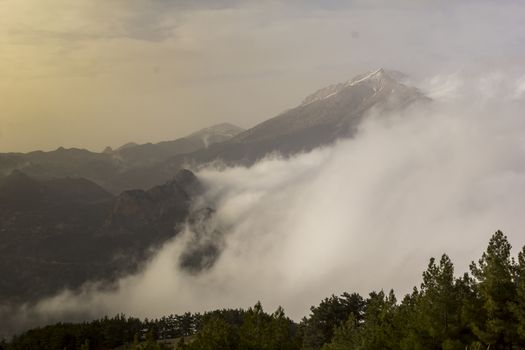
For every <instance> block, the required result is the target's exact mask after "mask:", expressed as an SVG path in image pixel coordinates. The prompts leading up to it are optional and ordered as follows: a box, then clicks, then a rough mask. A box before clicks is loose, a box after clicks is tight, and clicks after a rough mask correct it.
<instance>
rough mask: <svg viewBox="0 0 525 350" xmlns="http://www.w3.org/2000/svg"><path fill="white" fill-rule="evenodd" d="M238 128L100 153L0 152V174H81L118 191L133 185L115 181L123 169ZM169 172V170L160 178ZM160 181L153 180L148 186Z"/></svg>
mask: <svg viewBox="0 0 525 350" xmlns="http://www.w3.org/2000/svg"><path fill="white" fill-rule="evenodd" d="M242 131H243V129H241V128H239V127H237V126H235V125H232V124H227V123H224V124H219V125H214V126H211V127H208V128H205V129H202V130H199V131H197V132H195V133H193V134H191V135H188V136H186V137H182V138H179V139H176V140H173V141H165V142H160V143H156V144H152V143H147V144H143V145H138V144H133V143H128V144H126V145H124V146H122V147H120V148H119V149H117V150H115V151H113V150H111V149H110V148H107V149H106V150H104V152H102V153H95V152H90V151H87V150H84V149H77V148H71V149H65V148H63V147H60V148H58V149H56V150H54V151H51V152H42V151H35V152H30V153H3V154H2V153H0V177H2V176H7V175H8V174H10V173H11V172H12V171H13V170H21V171H23V172H24V173H25V174H28V175H30V176H32V177H35V178H40V179H51V178H64V177H77V178H78V177H82V178H86V179H89V180H91V181H94V182H96V183H97V184H99V185H100V186H102V187H104V188H106V189H107V190H109V191H111V192H113V193H119V192H121V191H122V190H125V189H131V188H135V186H132V187H125V186H121V185H120V184H119V181H120V180H119V179H121V178H122V176H121V175H122V174H123V173H125V172H127V171H131V170H132V169H134V168H140V167H146V166H151V165H153V164H157V163H160V162H164V161H166V160H167V159H169V158H171V157H174V156H177V155H181V154H185V153H191V152H195V151H197V150H199V149H202V148H206V147H208V146H210V145H213V144H215V143H217V142H223V141H226V140H228V139H230V138H232V137H233V136H235V135H237V134H239V133H240V132H242ZM171 176H173V173H172V174H171V175H170V176H169V177H166V178H164V179H163V180H164V181H165V180H167V179H168V178H170V177H171ZM164 181H161V182H156V183H154V184H152V186H153V185H156V184H159V183H162V182H164ZM138 187H140V188H147V187H150V186H146V187H142V186H138Z"/></svg>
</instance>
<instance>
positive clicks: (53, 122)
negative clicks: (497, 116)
mask: <svg viewBox="0 0 525 350" xmlns="http://www.w3.org/2000/svg"><path fill="white" fill-rule="evenodd" d="M393 3H394V2H392V1H336V0H334V1H317V2H316V1H284V0H283V1H253V2H252V1H227V0H224V1H216V0H214V1H176V0H173V1H168V0H151V1H146V0H143V1H140V0H76V1H71V0H45V1H43V0H0V77H1V79H0V152H6V151H29V150H33V149H48V150H49V149H54V148H56V147H58V146H61V145H62V146H65V147H73V146H74V147H82V148H89V149H93V150H101V149H102V148H103V147H104V146H106V145H111V146H118V145H119V144H122V143H124V142H128V141H137V142H147V141H160V140H166V139H173V138H176V137H179V136H182V135H185V134H187V133H190V132H192V131H194V130H196V129H198V128H201V127H205V126H208V125H210V124H214V123H219V122H224V121H227V122H232V123H235V124H238V125H239V126H242V127H250V126H252V125H254V124H256V123H257V122H259V121H261V120H264V119H266V118H269V117H272V116H274V115H275V114H277V113H279V112H280V111H282V110H284V109H286V108H289V107H293V106H294V105H295V104H297V103H299V102H300V100H301V99H302V98H303V97H304V96H305V95H307V94H309V93H310V92H312V91H313V90H316V89H317V88H320V87H322V86H324V85H327V84H330V83H334V82H339V81H345V80H347V79H349V78H351V77H352V76H354V75H355V74H357V73H361V72H363V71H367V70H369V69H372V68H375V67H378V66H383V67H388V68H394V69H399V70H402V71H405V72H407V73H409V74H415V75H418V74H425V75H426V76H428V75H431V74H434V73H440V72H442V71H446V72H450V71H464V70H469V69H484V68H485V67H488V68H490V70H493V69H494V68H495V67H501V66H502V65H504V66H505V67H506V68H509V67H515V69H517V70H520V69H521V68H520V65H521V64H522V62H523V61H524V58H525V57H524V48H525V21H524V20H523V14H524V13H525V3H524V2H522V1H515V2H511V1H494V2H484V1H440V2H439V5H437V4H436V3H437V2H435V1H398V2H395V3H396V4H395V5H394V4H393ZM496 62H497V63H496ZM473 67H474V68H473Z"/></svg>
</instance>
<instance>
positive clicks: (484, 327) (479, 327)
mask: <svg viewBox="0 0 525 350" xmlns="http://www.w3.org/2000/svg"><path fill="white" fill-rule="evenodd" d="M510 250H511V245H510V244H509V242H508V240H507V237H506V236H505V235H504V234H503V232H501V231H497V232H496V233H495V234H494V235H493V236H492V238H491V239H490V241H489V245H488V247H487V250H486V251H485V252H484V253H483V255H482V257H481V259H480V260H479V261H478V264H476V263H474V262H472V264H471V265H470V270H471V273H472V275H473V276H474V278H475V279H476V281H477V284H476V288H477V292H478V293H479V297H480V299H481V301H482V310H481V311H482V314H481V315H480V316H481V317H480V319H478V320H474V322H473V324H472V330H473V332H474V334H475V335H476V336H477V337H478V338H479V339H480V340H481V342H483V343H484V344H486V345H490V346H491V349H506V348H509V347H512V345H513V344H515V343H516V339H517V334H516V323H517V320H516V318H515V316H514V313H513V312H512V311H511V306H510V305H511V301H513V300H515V298H516V285H515V283H514V280H515V271H516V266H515V263H514V260H513V259H512V258H511V255H510Z"/></svg>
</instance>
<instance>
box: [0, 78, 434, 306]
mask: <svg viewBox="0 0 525 350" xmlns="http://www.w3.org/2000/svg"><path fill="white" fill-rule="evenodd" d="M402 80H403V75H402V74H401V73H397V72H391V71H386V70H384V69H379V70H376V71H372V72H369V73H366V74H363V75H360V76H357V77H355V78H354V79H351V80H349V81H347V82H344V83H340V84H336V85H331V86H328V87H326V88H323V89H320V90H318V91H317V92H315V93H313V94H312V95H310V96H308V97H307V98H306V99H305V100H304V101H303V103H301V104H300V105H299V106H297V107H295V108H292V109H289V110H287V111H285V112H283V113H281V114H280V115H278V116H276V117H274V118H271V119H269V120H267V121H265V122H263V123H260V124H258V125H256V126H255V127H253V128H251V129H248V130H243V129H241V128H239V127H236V126H234V125H231V124H220V125H216V126H213V127H210V128H207V129H203V130H200V131H198V132H196V133H193V134H191V135H189V136H187V137H184V138H180V139H177V140H174V141H167V142H161V143H157V144H143V145H138V144H134V143H129V144H126V145H124V146H122V147H120V148H118V149H116V150H112V149H109V148H108V149H106V150H105V151H104V152H102V153H94V152H89V151H87V150H80V149H64V148H59V149H57V150H55V151H52V152H41V151H36V152H31V153H25V154H22V153H7V154H0V174H3V178H0V274H1V275H2V278H1V279H0V299H1V300H5V301H8V300H10V301H19V302H20V301H24V300H36V299H38V298H40V297H42V296H45V295H51V294H53V293H56V292H57V291H59V290H61V289H62V288H65V287H68V288H73V289H74V288H77V287H79V286H80V285H81V284H82V283H84V282H86V281H89V280H91V281H94V280H104V281H112V280H114V279H115V278H117V277H118V276H121V275H123V274H128V273H131V272H133V271H136V270H137V269H138V268H140V266H141V264H142V263H143V262H144V261H145V260H146V259H147V258H148V256H149V255H148V254H149V252H150V251H151V250H150V248H151V247H155V246H160V245H161V244H163V243H164V242H165V241H166V240H168V239H170V238H172V237H174V236H175V235H176V234H177V233H178V232H179V230H180V227H181V225H182V224H184V223H185V222H188V223H189V224H190V225H194V226H195V227H197V229H198V226H199V222H200V221H202V220H206V218H207V217H208V216H209V215H212V214H213V208H204V209H203V210H201V211H200V212H199V213H197V214H196V216H194V217H192V218H189V217H188V216H189V215H190V207H191V203H192V199H193V198H194V197H196V196H198V195H199V193H200V191H202V187H201V185H200V183H199V181H198V179H197V178H196V177H195V175H194V174H193V173H192V172H190V171H188V170H183V167H184V166H187V165H201V164H205V163H207V162H212V161H216V160H221V161H223V162H225V163H226V164H243V165H250V164H253V163H254V162H256V161H257V160H259V159H261V158H263V157H264V156H265V155H267V154H269V153H273V152H278V153H280V154H282V155H283V156H290V155H293V154H296V153H298V152H303V151H309V150H312V149H314V148H316V147H319V146H322V145H327V144H330V143H333V142H334V141H336V140H338V139H340V138H345V137H352V136H353V135H355V133H356V132H357V131H358V128H359V125H360V124H361V122H362V121H363V119H364V118H365V117H366V115H367V113H368V112H370V111H371V110H372V109H376V110H378V111H385V110H387V111H388V110H397V111H398V110H402V109H403V108H406V107H407V106H409V105H413V104H414V103H426V102H428V101H430V99H429V98H428V97H426V96H425V95H423V94H422V93H421V92H420V91H419V90H418V89H416V88H415V87H411V86H407V85H405V84H403V83H402ZM146 188H149V189H148V190H147V191H146V190H144V189H146ZM216 249H217V248H216V247H215V246H213V245H211V246H205V247H202V246H200V247H198V248H196V249H191V247H189V248H188V252H187V254H184V255H183V260H182V261H181V266H183V267H185V268H187V269H188V270H189V271H190V272H198V271H199V270H200V269H203V268H207V267H209V265H210V264H212V263H213V261H214V258H215V256H216V254H217V251H216Z"/></svg>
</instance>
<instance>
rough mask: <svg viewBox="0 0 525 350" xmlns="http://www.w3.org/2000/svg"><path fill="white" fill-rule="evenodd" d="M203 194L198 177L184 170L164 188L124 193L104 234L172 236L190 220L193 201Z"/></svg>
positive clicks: (117, 200) (113, 210)
mask: <svg viewBox="0 0 525 350" xmlns="http://www.w3.org/2000/svg"><path fill="white" fill-rule="evenodd" d="M201 190H202V189H201V185H200V183H199V181H198V180H197V178H196V177H195V175H194V174H193V173H192V172H191V171H189V170H186V169H182V170H180V171H179V172H178V173H177V174H176V175H175V177H174V178H173V179H172V180H171V181H169V182H167V183H166V184H164V185H160V186H155V187H153V188H151V189H150V190H148V191H143V190H131V191H125V192H123V193H122V194H120V195H119V196H118V197H117V198H116V200H115V204H114V205H113V209H112V211H111V214H110V215H109V217H108V219H107V221H106V224H105V226H104V228H103V230H102V232H103V233H109V234H135V233H137V232H138V233H140V232H144V231H146V230H149V231H150V232H153V231H156V233H157V234H158V235H159V234H160V235H161V236H168V237H169V236H172V233H173V229H174V228H175V226H176V225H177V224H178V223H181V222H183V220H184V219H185V218H186V217H187V215H188V211H189V208H190V204H191V199H192V198H193V197H195V196H197V195H199V194H200V193H201Z"/></svg>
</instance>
